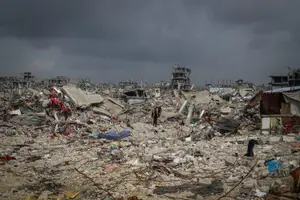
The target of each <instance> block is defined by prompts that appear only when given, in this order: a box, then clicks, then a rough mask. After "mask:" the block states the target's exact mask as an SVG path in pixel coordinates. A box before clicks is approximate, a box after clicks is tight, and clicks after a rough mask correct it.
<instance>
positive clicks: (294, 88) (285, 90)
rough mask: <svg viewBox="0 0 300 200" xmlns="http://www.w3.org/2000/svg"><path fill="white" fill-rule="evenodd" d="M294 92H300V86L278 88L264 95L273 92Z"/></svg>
mask: <svg viewBox="0 0 300 200" xmlns="http://www.w3.org/2000/svg"><path fill="white" fill-rule="evenodd" d="M294 90H300V86H295V87H284V88H278V89H274V90H268V91H264V93H272V92H288V91H294Z"/></svg>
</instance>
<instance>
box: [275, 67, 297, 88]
mask: <svg viewBox="0 0 300 200" xmlns="http://www.w3.org/2000/svg"><path fill="white" fill-rule="evenodd" d="M269 77H270V78H271V82H270V83H269V85H270V86H271V89H272V90H273V89H277V88H284V87H295V86H300V69H289V72H288V73H287V74H286V75H274V76H269Z"/></svg>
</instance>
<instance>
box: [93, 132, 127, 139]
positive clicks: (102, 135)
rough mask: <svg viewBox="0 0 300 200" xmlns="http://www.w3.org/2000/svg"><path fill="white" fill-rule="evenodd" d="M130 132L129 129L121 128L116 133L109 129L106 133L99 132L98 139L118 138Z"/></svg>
mask: <svg viewBox="0 0 300 200" xmlns="http://www.w3.org/2000/svg"><path fill="white" fill-rule="evenodd" d="M130 134H131V132H130V130H123V131H121V132H119V133H116V132H115V131H110V132H107V133H99V135H98V139H100V138H104V139H108V140H120V139H122V138H125V137H128V136H130Z"/></svg>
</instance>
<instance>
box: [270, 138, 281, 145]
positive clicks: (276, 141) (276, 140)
mask: <svg viewBox="0 0 300 200" xmlns="http://www.w3.org/2000/svg"><path fill="white" fill-rule="evenodd" d="M280 141H281V137H280V136H271V137H269V143H270V144H274V143H278V142H280Z"/></svg>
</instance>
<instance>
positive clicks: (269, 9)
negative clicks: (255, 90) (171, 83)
mask: <svg viewBox="0 0 300 200" xmlns="http://www.w3.org/2000/svg"><path fill="white" fill-rule="evenodd" d="M299 8H300V3H299V1H297V0H290V1H288V2H283V1H280V0H266V1H262V2H259V1H239V0H228V1H217V0H206V1H204V0H202V1H200V0H198V1H196V0H189V1H184V0H172V1H171V0H164V1H159V0H151V1H141V0H128V1H117V0H103V1H97V0H87V1H84V3H83V1H79V0H65V1H58V0H52V1H47V0H46V1H39V0H27V1H17V0H3V1H0V13H1V17H0V51H1V54H0V60H1V61H0V62H1V68H0V69H1V74H4V75H6V74H7V75H11V74H18V73H19V72H22V71H23V70H31V71H33V72H34V73H35V74H37V75H39V76H54V75H68V76H70V77H79V76H84V77H91V78H92V79H93V80H95V81H98V82H100V81H117V80H120V79H127V78H133V79H143V80H147V81H148V82H154V81H159V80H165V79H169V78H170V72H171V69H172V65H173V64H175V63H180V64H184V65H187V66H189V67H190V68H191V69H192V71H193V72H194V73H193V76H192V81H193V82H195V83H197V84H200V83H204V81H215V82H216V81H217V80H230V79H231V80H234V79H238V78H243V79H245V80H249V81H254V82H268V77H267V76H268V75H270V74H273V73H282V72H285V67H286V66H295V67H297V65H298V63H299V61H300V58H298V57H299V56H298V55H297V54H298V53H297V52H298V51H299V50H300V49H299V38H298V35H299V33H300V25H298V21H299V19H300V14H298V10H299Z"/></svg>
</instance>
